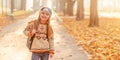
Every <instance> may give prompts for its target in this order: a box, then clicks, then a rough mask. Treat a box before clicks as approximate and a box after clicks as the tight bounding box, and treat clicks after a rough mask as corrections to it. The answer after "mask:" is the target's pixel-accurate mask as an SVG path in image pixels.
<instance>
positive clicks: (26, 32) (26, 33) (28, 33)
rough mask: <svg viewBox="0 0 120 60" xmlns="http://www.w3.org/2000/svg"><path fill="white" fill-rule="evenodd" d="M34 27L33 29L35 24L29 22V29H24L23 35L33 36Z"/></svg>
mask: <svg viewBox="0 0 120 60" xmlns="http://www.w3.org/2000/svg"><path fill="white" fill-rule="evenodd" d="M32 27H33V23H31V22H29V23H28V25H27V27H26V28H25V29H24V31H23V33H24V34H25V35H26V36H30V35H31V30H32Z"/></svg>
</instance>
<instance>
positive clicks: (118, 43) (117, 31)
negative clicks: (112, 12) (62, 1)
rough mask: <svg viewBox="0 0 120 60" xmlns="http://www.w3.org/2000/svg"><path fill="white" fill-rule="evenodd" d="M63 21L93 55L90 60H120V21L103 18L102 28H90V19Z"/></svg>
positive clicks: (64, 18)
mask: <svg viewBox="0 0 120 60" xmlns="http://www.w3.org/2000/svg"><path fill="white" fill-rule="evenodd" d="M62 19H63V25H64V27H65V28H66V29H67V30H68V32H69V33H70V34H71V35H73V36H74V37H75V38H76V40H77V41H78V44H79V45H80V46H82V47H83V48H84V49H85V50H86V51H87V52H88V53H89V54H90V55H91V58H90V60H120V19H115V18H112V19H109V18H101V19H100V27H88V23H89V19H84V20H81V21H76V20H75V19H74V18H73V19H71V18H66V17H63V18H62Z"/></svg>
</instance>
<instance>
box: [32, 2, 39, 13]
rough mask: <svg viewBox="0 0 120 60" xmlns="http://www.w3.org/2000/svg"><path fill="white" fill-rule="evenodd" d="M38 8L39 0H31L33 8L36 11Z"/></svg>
mask: <svg viewBox="0 0 120 60" xmlns="http://www.w3.org/2000/svg"><path fill="white" fill-rule="evenodd" d="M39 9H40V0H33V10H34V11H37V10H39Z"/></svg>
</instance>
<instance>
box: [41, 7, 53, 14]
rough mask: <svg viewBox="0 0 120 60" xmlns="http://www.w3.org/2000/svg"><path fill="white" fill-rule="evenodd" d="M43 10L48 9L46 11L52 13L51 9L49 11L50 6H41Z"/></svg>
mask: <svg viewBox="0 0 120 60" xmlns="http://www.w3.org/2000/svg"><path fill="white" fill-rule="evenodd" d="M43 10H46V11H48V12H49V13H50V15H52V11H51V9H50V8H48V7H43V8H41V11H43Z"/></svg>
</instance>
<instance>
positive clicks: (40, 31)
mask: <svg viewBox="0 0 120 60" xmlns="http://www.w3.org/2000/svg"><path fill="white" fill-rule="evenodd" d="M51 15H52V11H51V10H50V8H48V7H43V8H42V9H41V10H40V12H39V17H38V19H37V20H33V21H31V22H29V23H28V25H27V27H26V28H25V30H24V34H25V35H27V36H28V37H33V36H34V37H33V39H32V43H31V46H30V51H31V52H32V60H39V59H41V60H48V59H49V56H50V57H53V54H54V41H53V30H52V27H51V26H50V17H51Z"/></svg>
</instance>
